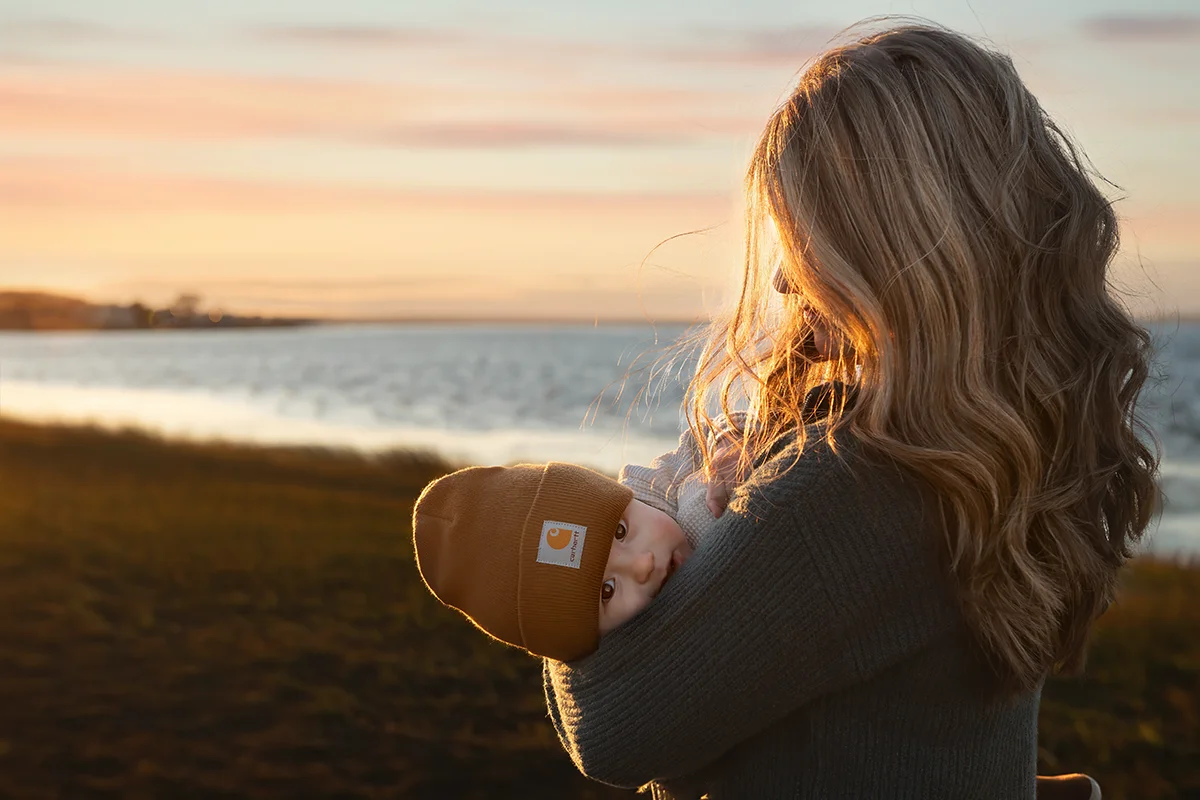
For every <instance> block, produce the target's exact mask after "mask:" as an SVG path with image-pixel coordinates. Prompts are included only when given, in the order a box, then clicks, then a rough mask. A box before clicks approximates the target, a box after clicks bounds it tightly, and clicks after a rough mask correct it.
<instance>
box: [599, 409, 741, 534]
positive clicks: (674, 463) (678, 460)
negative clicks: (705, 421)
mask: <svg viewBox="0 0 1200 800" xmlns="http://www.w3.org/2000/svg"><path fill="white" fill-rule="evenodd" d="M744 424H745V413H744V412H734V413H733V414H731V415H730V416H729V418H728V419H721V420H719V421H718V422H717V423H716V425H715V426H714V430H713V431H706V435H708V436H710V437H711V436H712V435H714V434H716V433H720V432H722V431H724V430H728V429H730V428H733V427H735V426H736V427H738V428H740V427H742V426H743V425H744ZM700 465H701V453H700V445H699V444H697V442H696V438H695V436H694V435H693V434H692V430H691V428H689V427H684V429H683V432H682V433H680V435H679V444H678V445H677V446H676V447H675V449H674V450H672V451H670V452H669V453H663V454H662V455H660V456H658V457H657V458H655V459H654V460H653V461H651V462H650V463H649V464H647V465H645V466H642V465H640V464H626V465H625V466H624V467H622V468H621V473H620V475H619V476H618V477H617V480H618V481H619V482H620V483H621V484H622V485H623V486H627V487H629V488H630V489H632V490H633V494H634V497H636V498H637V499H638V500H641V501H642V502H643V503H646V504H647V505H650V506H653V507H654V508H657V509H658V510H660V511H664V512H666V513H667V514H670V515H671V516H672V517H674V516H676V515H677V514H678V511H679V488H680V486H681V485H682V484H683V482H684V480H686V479H687V478H688V477H689V476H690V475H692V474H694V473H695V472H696V471H698V470H699V469H700Z"/></svg>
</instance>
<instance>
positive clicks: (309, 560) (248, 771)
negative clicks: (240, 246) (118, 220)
mask: <svg viewBox="0 0 1200 800" xmlns="http://www.w3.org/2000/svg"><path fill="white" fill-rule="evenodd" d="M449 470H450V466H449V465H447V464H444V463H443V462H441V461H440V460H438V459H437V458H434V457H430V456H422V455H413V454H404V453H394V454H391V455H390V456H388V457H386V458H382V459H378V460H368V459H365V458H362V457H359V456H355V455H352V454H347V453H339V452H336V451H328V450H305V449H278V450H265V449H258V448H249V447H240V446H231V445H185V444H179V443H164V442H161V441H158V440H155V439H152V438H148V437H145V436H139V435H136V434H131V433H124V434H108V433H102V432H97V431H94V430H88V429H71V428H52V427H35V426H26V425H21V424H17V423H13V422H9V421H2V420H0V608H3V612H2V613H0V709H2V711H0V797H21V798H31V799H32V798H54V797H72V798H74V797H95V798H101V797H111V798H138V797H146V798H150V797H155V798H160V797H162V798H165V797H170V798H189V797H255V798H258V797H279V798H285V797H286V798H292V797H341V798H375V797H446V798H449V797H504V796H513V797H531V798H536V797H546V798H566V797H605V796H613V797H615V796H631V795H630V794H629V793H626V792H617V791H613V792H609V791H608V790H607V789H606V788H605V787H602V786H600V785H598V784H594V783H591V782H589V781H587V780H586V779H584V778H582V777H580V776H579V775H578V774H577V773H576V772H575V770H574V768H573V767H572V765H571V763H570V761H569V760H568V759H567V757H566V756H565V755H564V754H563V752H562V750H561V749H560V747H559V745H558V742H557V740H556V739H555V736H554V733H553V730H552V729H551V727H550V725H549V722H548V720H547V719H546V713H545V708H544V701H543V698H542V696H541V689H540V680H539V664H538V662H537V661H536V660H534V659H532V658H529V657H528V656H526V655H524V654H523V653H521V652H520V651H517V650H514V649H511V648H506V647H503V646H501V645H498V644H496V643H493V642H491V641H489V640H487V639H485V638H484V637H483V636H481V635H479V633H478V632H476V631H475V630H474V629H473V628H471V627H470V626H469V625H468V624H467V623H466V622H465V621H464V620H462V619H461V618H460V617H459V616H458V615H457V614H456V613H454V612H451V611H448V610H446V609H445V608H443V607H442V606H440V605H439V604H438V603H437V602H436V601H435V600H433V598H432V597H431V596H430V595H429V593H428V592H427V591H426V590H425V588H424V587H423V586H422V584H421V582H420V579H419V577H418V576H417V574H416V570H415V567H414V565H413V558H412V550H411V541H410V537H411V528H410V522H409V520H410V515H411V510H412V503H413V501H414V500H415V498H416V495H417V493H418V491H419V490H420V488H421V487H422V486H424V485H425V484H426V483H427V482H428V481H429V480H432V479H433V478H434V477H436V476H438V475H440V474H444V473H445V472H447V471H449ZM1198 632H1200V567H1197V566H1195V565H1193V566H1179V565H1174V564H1168V563H1162V562H1155V561H1149V560H1146V561H1142V562H1140V563H1138V564H1136V565H1134V566H1133V567H1132V568H1131V569H1130V570H1129V572H1128V574H1127V587H1126V589H1125V592H1124V594H1123V597H1122V600H1121V602H1120V603H1119V604H1118V605H1117V606H1115V607H1114V608H1113V609H1112V610H1111V611H1110V612H1109V613H1108V614H1107V615H1106V616H1105V617H1104V618H1103V619H1102V620H1101V624H1100V627H1099V631H1098V633H1097V636H1096V640H1095V644H1094V647H1093V650H1092V655H1091V661H1090V664H1089V669H1088V673H1087V675H1086V676H1085V677H1084V678H1083V679H1055V680H1052V681H1051V683H1050V685H1049V686H1048V687H1047V690H1046V693H1045V696H1044V701H1043V706H1042V717H1041V744H1042V758H1041V768H1042V771H1043V772H1066V771H1076V770H1085V771H1088V772H1090V773H1092V774H1093V775H1095V776H1096V777H1097V778H1099V779H1100V780H1101V782H1102V784H1103V785H1104V790H1105V797H1106V798H1112V799H1113V800H1120V799H1121V798H1126V797H1128V798H1132V797H1138V798H1171V797H1189V796H1190V797H1196V796H1200V777H1198V776H1200V718H1198V707H1197V703H1198V698H1200V686H1198V676H1200V641H1198V638H1197V633H1198Z"/></svg>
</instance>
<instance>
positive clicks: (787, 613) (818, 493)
mask: <svg viewBox="0 0 1200 800" xmlns="http://www.w3.org/2000/svg"><path fill="white" fill-rule="evenodd" d="M793 452H794V451H793V450H791V449H789V450H786V451H785V452H784V453H783V454H781V455H780V456H778V457H777V459H776V460H778V459H779V458H783V459H786V460H787V461H789V462H790V460H791V455H792V453H793ZM773 463H774V462H772V464H768V465H767V466H768V467H771V466H772V465H773ZM857 466H858V465H856V467H857ZM863 476H865V477H866V480H859V479H856V478H855V476H854V475H851V474H850V473H849V472H848V471H847V469H846V468H845V466H844V465H842V464H840V463H839V462H838V460H837V459H836V458H835V457H834V456H833V455H832V453H830V451H829V450H828V448H827V446H825V445H823V444H818V445H817V446H815V447H814V448H813V450H812V451H811V452H809V453H807V454H806V455H805V456H804V458H802V459H800V460H799V461H798V462H797V463H796V464H795V465H794V466H793V467H792V469H791V470H790V471H789V472H788V473H787V474H785V475H783V476H782V477H780V478H778V479H776V480H774V481H772V482H770V483H767V484H761V483H758V482H756V481H757V477H758V476H756V477H755V478H752V479H751V482H750V483H749V484H748V485H747V486H746V487H743V488H741V489H739V492H738V494H737V495H736V496H735V498H734V500H733V502H732V503H731V504H730V506H729V509H728V510H727V511H726V513H725V514H724V515H723V516H722V517H721V519H720V520H719V521H718V522H717V524H716V526H715V527H714V528H713V530H712V531H711V532H710V533H709V534H707V535H706V538H705V540H704V542H703V543H702V545H701V547H700V549H698V550H697V551H696V553H695V555H694V556H693V557H692V558H691V560H689V561H688V562H687V563H686V564H684V565H683V566H682V567H681V568H680V569H679V571H678V572H677V573H676V574H675V575H674V577H673V578H672V579H671V582H670V583H669V584H667V586H666V587H665V588H664V589H663V591H662V593H661V594H660V595H659V596H658V598H656V599H655V600H654V602H652V603H651V604H650V606H649V607H648V608H647V609H646V610H645V611H644V612H642V613H641V614H640V615H639V616H637V617H635V618H634V619H633V620H631V621H630V622H628V623H626V624H625V625H623V626H622V627H620V628H618V629H617V630H615V631H613V632H612V633H610V634H608V635H606V636H605V637H604V638H603V639H602V640H601V642H600V648H599V649H598V650H597V651H596V652H595V653H594V654H592V655H590V656H587V657H586V658H584V659H580V660H579V661H575V662H571V663H567V664H564V663H561V662H555V661H547V662H546V664H545V670H544V677H545V689H546V698H547V702H548V704H549V708H550V715H551V718H552V720H553V721H554V725H555V727H556V729H557V731H558V735H559V738H560V740H561V741H562V743H563V746H564V747H565V748H566V750H567V752H568V753H569V754H570V755H571V758H572V759H573V760H574V761H575V764H576V766H578V768H579V769H580V771H582V772H583V773H584V774H586V775H588V776H590V777H592V778H594V779H596V780H600V781H603V782H605V783H611V784H614V785H617V786H628V787H634V786H640V785H642V784H644V783H647V782H649V781H651V780H655V779H664V780H665V779H670V778H676V777H680V776H684V775H688V774H690V773H693V772H695V771H696V770H698V769H699V768H701V767H703V766H704V765H706V764H708V763H710V762H712V761H713V760H715V759H716V758H717V757H719V756H720V755H721V754H723V753H724V752H726V751H727V750H729V749H730V748H732V747H733V746H734V745H736V744H738V743H739V742H741V741H743V740H745V739H747V738H748V737H750V736H752V735H754V734H755V733H757V732H759V731H761V730H763V729H765V728H767V727H768V726H770V725H771V724H773V723H774V722H776V721H778V720H779V719H781V718H782V717H784V716H786V715H788V714H790V713H792V712H793V711H795V710H796V709H798V708H799V707H801V706H803V705H805V704H806V703H808V702H810V701H811V700H813V699H814V698H816V697H819V696H821V695H823V694H825V693H828V692H832V691H835V690H837V689H839V688H842V687H844V686H847V685H849V684H852V683H854V682H857V681H862V680H865V679H867V678H868V677H870V676H871V675H873V674H874V673H876V672H877V671H878V670H880V669H882V668H883V667H885V666H887V665H889V664H892V663H895V662H897V661H899V660H901V659H902V658H904V657H905V655H906V654H908V653H911V652H913V651H915V650H916V649H918V648H920V647H921V646H922V645H923V644H924V643H925V642H927V641H929V639H930V638H932V637H934V636H936V635H938V634H939V633H940V632H942V631H944V630H946V629H947V628H948V627H949V626H951V625H953V624H955V620H956V617H955V611H954V607H953V603H952V601H951V596H950V595H949V594H948V587H947V586H946V585H945V583H944V582H943V581H942V580H941V578H940V569H939V567H938V562H937V557H936V549H935V544H934V536H933V535H932V534H931V533H930V529H928V528H927V527H925V526H923V524H922V522H921V509H920V504H919V496H918V495H917V494H916V493H915V490H914V489H913V488H912V487H910V486H907V485H902V484H899V483H898V482H897V479H896V473H894V472H892V471H870V472H868V471H865V470H864V471H862V472H860V478H861V477H863Z"/></svg>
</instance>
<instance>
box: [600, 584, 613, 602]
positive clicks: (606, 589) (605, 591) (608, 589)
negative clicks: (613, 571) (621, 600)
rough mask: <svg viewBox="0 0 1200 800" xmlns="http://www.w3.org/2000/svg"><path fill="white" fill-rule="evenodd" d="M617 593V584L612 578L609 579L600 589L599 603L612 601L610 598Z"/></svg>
mask: <svg viewBox="0 0 1200 800" xmlns="http://www.w3.org/2000/svg"><path fill="white" fill-rule="evenodd" d="M616 593H617V582H616V580H614V579H613V578H609V579H608V580H606V581H605V582H604V585H603V586H601V587H600V602H602V603H607V602H608V601H609V600H611V599H612V596H613V595H614V594H616Z"/></svg>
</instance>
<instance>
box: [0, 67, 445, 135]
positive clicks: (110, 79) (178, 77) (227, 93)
mask: <svg viewBox="0 0 1200 800" xmlns="http://www.w3.org/2000/svg"><path fill="white" fill-rule="evenodd" d="M446 96H447V92H445V91H444V90H435V89H434V88H432V87H424V86H415V85H410V86H404V85H394V84H393V85H385V84H371V83H366V82H356V81H338V80H316V79H302V78H264V77H253V76H245V75H232V74H220V73H211V72H185V71H168V70H160V71H156V70H148V69H122V68H117V67H92V68H81V67H72V66H62V65H47V64H43V65H29V64H26V65H17V66H13V67H7V68H4V67H0V104H2V105H3V108H4V132H5V133H6V134H8V135H13V134H52V135H74V136H78V137H91V136H109V137H126V138H134V139H137V138H173V139H180V140H196V139H220V138H229V137H253V136H291V135H336V133H337V132H338V131H342V130H349V131H353V130H357V129H361V128H363V127H368V128H370V127H374V126H379V125H383V124H389V123H390V124H396V123H399V122H403V121H406V120H408V119H410V118H411V115H412V114H413V113H417V112H419V111H420V110H421V109H422V107H424V106H428V105H432V104H434V103H435V102H436V103H441V102H445V99H446Z"/></svg>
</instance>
